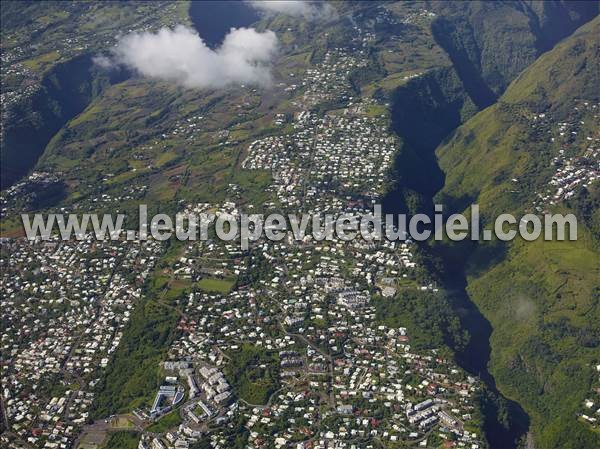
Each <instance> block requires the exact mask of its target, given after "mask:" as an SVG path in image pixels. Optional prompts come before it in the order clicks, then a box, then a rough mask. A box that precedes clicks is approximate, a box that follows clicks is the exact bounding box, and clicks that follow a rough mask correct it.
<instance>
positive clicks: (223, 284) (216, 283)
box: [196, 278, 235, 294]
mask: <svg viewBox="0 0 600 449" xmlns="http://www.w3.org/2000/svg"><path fill="white" fill-rule="evenodd" d="M234 283H235V281H234V280H231V279H213V278H210V279H209V278H205V279H201V280H200V281H198V282H197V283H196V285H197V286H198V287H199V288H200V289H202V290H204V291H206V292H211V293H221V294H227V293H229V292H230V291H231V288H232V287H233V284H234Z"/></svg>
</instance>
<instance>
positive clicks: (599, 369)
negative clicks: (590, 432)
mask: <svg viewBox="0 0 600 449" xmlns="http://www.w3.org/2000/svg"><path fill="white" fill-rule="evenodd" d="M593 368H594V370H595V372H596V376H595V379H594V382H593V383H592V391H591V393H592V395H591V396H590V397H588V398H586V399H585V400H584V401H583V405H582V411H581V413H579V418H580V419H581V420H582V421H584V422H586V423H587V424H589V425H590V426H592V427H593V428H594V429H600V364H596V365H595V366H594V367H593Z"/></svg>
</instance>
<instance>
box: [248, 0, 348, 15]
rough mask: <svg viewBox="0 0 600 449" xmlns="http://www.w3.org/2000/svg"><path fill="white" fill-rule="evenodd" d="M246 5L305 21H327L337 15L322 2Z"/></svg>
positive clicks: (278, 0)
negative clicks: (302, 18)
mask: <svg viewBox="0 0 600 449" xmlns="http://www.w3.org/2000/svg"><path fill="white" fill-rule="evenodd" d="M248 3H250V5H252V7H253V8H255V9H258V10H260V11H264V12H270V13H281V14H286V15H288V16H292V17H304V18H305V19H307V20H329V19H332V18H334V17H336V15H337V14H336V11H335V9H334V8H333V7H332V6H331V5H330V4H329V3H326V2H324V1H304V0H248Z"/></svg>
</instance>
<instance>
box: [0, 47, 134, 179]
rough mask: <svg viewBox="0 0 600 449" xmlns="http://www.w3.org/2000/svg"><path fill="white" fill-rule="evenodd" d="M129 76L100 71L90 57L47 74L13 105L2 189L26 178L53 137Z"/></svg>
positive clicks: (5, 147) (4, 148)
mask: <svg viewBox="0 0 600 449" xmlns="http://www.w3.org/2000/svg"><path fill="white" fill-rule="evenodd" d="M127 77H128V74H127V73H125V72H122V71H118V70H113V71H109V72H107V71H102V70H98V69H97V68H96V67H95V66H94V62H93V60H92V55H89V54H87V55H82V56H78V57H76V58H73V59H71V60H69V61H67V62H64V63H61V64H58V65H56V66H55V67H53V68H52V69H51V70H49V71H48V72H47V73H46V74H44V76H43V78H42V81H41V84H40V87H39V89H38V90H37V91H36V92H35V93H34V94H33V95H32V96H31V97H29V98H27V99H25V100H23V101H21V102H20V103H18V104H16V105H14V107H13V109H12V110H11V112H10V119H9V120H7V122H6V123H5V128H4V132H5V135H4V142H3V146H2V153H1V156H2V161H1V162H2V163H1V165H2V176H1V180H2V185H1V187H2V188H3V189H4V188H6V187H8V186H10V185H12V184H13V183H15V182H16V181H18V180H19V179H20V178H21V177H23V176H24V175H26V174H27V173H28V172H29V171H30V170H31V169H32V168H33V167H34V166H35V164H36V162H37V161H38V159H39V158H40V156H41V155H42V154H43V152H44V150H45V148H46V145H48V142H50V140H51V139H52V136H54V135H55V134H56V133H57V132H58V131H59V130H60V129H61V128H62V127H63V126H64V125H65V124H66V123H67V122H68V121H69V120H71V119H73V118H74V117H75V116H77V115H78V114H80V113H81V112H82V111H83V110H84V109H85V108H86V107H87V106H88V105H89V104H90V103H91V101H92V100H93V99H94V98H95V97H97V96H98V95H99V94H100V93H101V92H102V91H103V90H104V89H105V88H106V87H107V86H109V85H111V84H114V83H118V82H121V81H123V80H124V79H126V78H127Z"/></svg>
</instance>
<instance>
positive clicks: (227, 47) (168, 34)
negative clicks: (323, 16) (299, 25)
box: [96, 25, 277, 88]
mask: <svg viewBox="0 0 600 449" xmlns="http://www.w3.org/2000/svg"><path fill="white" fill-rule="evenodd" d="M276 51H277V37H276V36H275V33H273V32H272V31H265V32H264V33H259V32H257V31H256V30H255V29H253V28H238V29H235V28H232V29H231V31H230V32H229V33H228V34H227V35H226V36H225V39H224V40H223V44H222V45H221V46H220V47H219V48H217V49H215V50H212V49H210V48H209V47H208V46H207V45H206V44H205V43H204V42H203V41H202V39H201V38H200V36H199V35H198V34H197V33H196V32H195V31H194V30H192V29H190V28H187V27H184V26H182V25H178V26H177V27H176V28H175V29H174V30H170V29H168V28H162V29H161V30H159V31H158V32H157V33H151V32H140V33H132V34H128V35H126V36H124V37H122V38H120V39H119V40H118V43H117V45H116V46H115V48H114V49H113V50H112V51H111V55H110V57H109V58H108V59H107V58H106V57H105V56H100V57H98V58H96V63H97V64H99V65H101V66H103V67H106V66H107V65H113V66H115V65H122V66H125V67H127V68H129V69H132V70H134V71H136V72H137V73H139V74H140V75H142V76H146V77H150V78H156V79H161V80H165V81H172V82H175V83H177V84H180V85H182V86H185V87H189V88H207V87H210V88H217V87H224V86H227V85H231V84H242V83H245V84H254V85H261V86H265V85H268V84H269V83H270V82H271V62H272V60H273V57H274V56H275V53H276Z"/></svg>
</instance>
